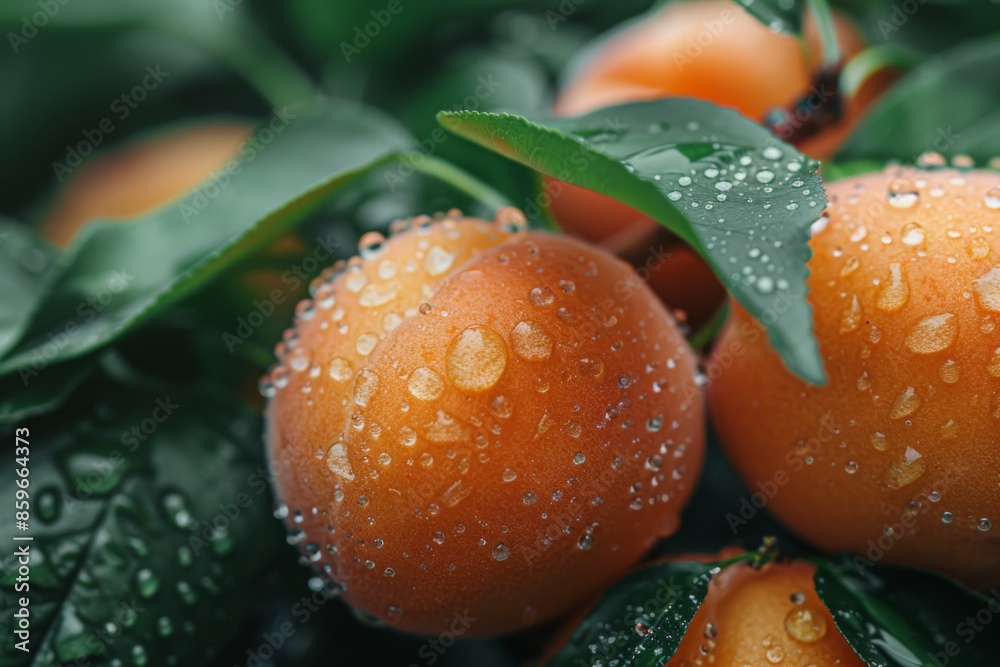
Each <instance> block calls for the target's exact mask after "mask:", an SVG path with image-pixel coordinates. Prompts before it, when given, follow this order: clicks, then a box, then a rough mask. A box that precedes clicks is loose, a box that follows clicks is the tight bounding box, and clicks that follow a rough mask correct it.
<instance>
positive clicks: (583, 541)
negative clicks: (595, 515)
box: [576, 535, 594, 551]
mask: <svg viewBox="0 0 1000 667" xmlns="http://www.w3.org/2000/svg"><path fill="white" fill-rule="evenodd" d="M576 546H577V548H578V549H580V550H582V551H586V550H588V549H590V548H591V547H592V546H594V536H593V535H581V536H580V539H578V540H577V541H576Z"/></svg>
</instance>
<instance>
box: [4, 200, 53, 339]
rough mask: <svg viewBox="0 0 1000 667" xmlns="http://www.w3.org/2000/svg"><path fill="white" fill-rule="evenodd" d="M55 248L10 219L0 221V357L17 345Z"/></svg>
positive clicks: (40, 289)
mask: <svg viewBox="0 0 1000 667" xmlns="http://www.w3.org/2000/svg"><path fill="white" fill-rule="evenodd" d="M56 257H57V252H56V249H55V248H53V247H52V246H51V245H49V244H48V243H46V242H45V241H44V240H42V238H41V237H40V236H38V234H36V233H35V232H34V231H32V230H31V229H28V228H27V227H25V226H24V225H20V224H18V223H16V222H14V221H13V220H8V219H5V218H0V284H2V285H3V286H4V292H5V298H4V299H3V300H0V355H2V354H3V353H5V352H6V351H7V350H9V349H10V348H11V346H12V345H14V343H16V342H17V340H18V338H20V336H21V334H22V333H23V331H24V328H25V326H26V325H27V324H28V321H29V319H30V317H31V313H32V310H33V308H34V305H35V302H36V301H37V300H38V298H39V296H40V295H41V293H42V288H43V285H44V284H45V281H46V277H47V276H48V274H49V271H50V270H51V269H52V265H53V263H54V262H55V260H56Z"/></svg>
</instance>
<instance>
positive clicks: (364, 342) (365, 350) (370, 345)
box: [355, 331, 378, 356]
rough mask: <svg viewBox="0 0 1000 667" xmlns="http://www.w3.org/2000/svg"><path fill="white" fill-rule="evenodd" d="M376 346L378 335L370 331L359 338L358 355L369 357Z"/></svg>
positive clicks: (357, 344)
mask: <svg viewBox="0 0 1000 667" xmlns="http://www.w3.org/2000/svg"><path fill="white" fill-rule="evenodd" d="M376 345H378V335H377V334H374V333H372V332H370V331H368V332H365V333H363V334H361V335H360V336H358V339H357V341H356V342H355V349H357V351H358V354H360V355H362V356H367V355H369V354H371V353H372V350H374V349H375V346H376Z"/></svg>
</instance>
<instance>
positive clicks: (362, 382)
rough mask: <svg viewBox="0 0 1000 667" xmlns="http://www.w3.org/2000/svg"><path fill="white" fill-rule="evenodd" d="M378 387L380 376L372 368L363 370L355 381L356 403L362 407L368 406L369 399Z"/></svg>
mask: <svg viewBox="0 0 1000 667" xmlns="http://www.w3.org/2000/svg"><path fill="white" fill-rule="evenodd" d="M377 389H378V376H377V375H375V373H373V372H372V371H370V370H367V369H365V370H362V371H361V372H360V373H358V378H357V380H356V381H355V382H354V404H355V405H358V406H360V407H362V408H364V407H367V406H368V401H370V400H371V398H372V396H374V395H375V391H376V390H377Z"/></svg>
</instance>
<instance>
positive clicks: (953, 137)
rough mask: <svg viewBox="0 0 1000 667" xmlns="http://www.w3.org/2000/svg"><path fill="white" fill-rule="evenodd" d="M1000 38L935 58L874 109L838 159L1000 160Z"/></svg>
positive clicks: (959, 48)
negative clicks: (933, 155)
mask: <svg viewBox="0 0 1000 667" xmlns="http://www.w3.org/2000/svg"><path fill="white" fill-rule="evenodd" d="M998 69H1000V34H997V35H993V36H991V37H988V38H984V39H980V40H976V41H972V42H967V43H964V44H961V45H959V46H957V47H956V48H954V49H952V50H950V51H947V52H945V53H942V54H940V55H937V56H932V57H931V58H929V59H927V60H926V62H925V63H924V64H923V65H921V66H919V67H917V68H916V69H913V70H911V71H910V72H909V73H908V74H907V75H906V76H905V77H903V78H902V79H901V80H900V81H899V82H898V83H896V84H895V85H894V86H893V87H892V88H891V89H890V90H889V92H888V93H886V95H885V96H884V97H883V98H882V99H881V100H880V101H879V102H878V103H877V104H876V105H875V107H874V108H873V109H872V110H871V111H870V112H869V113H868V115H867V116H865V117H864V119H863V120H862V121H861V124H860V125H858V127H857V128H856V129H855V130H854V132H853V133H852V134H851V136H850V138H849V139H848V140H847V143H846V144H844V146H843V147H842V148H841V149H840V152H839V153H838V154H837V156H836V159H837V160H838V161H847V160H862V159H868V160H882V161H886V160H893V159H895V160H904V161H909V160H913V159H914V158H916V157H917V156H918V155H920V154H921V153H924V152H926V151H935V152H938V153H942V154H944V155H958V154H965V155H970V156H972V157H973V158H975V159H976V160H977V161H986V160H988V159H990V158H992V157H995V156H997V155H1000V132H998V131H997V127H1000V78H998V77H997V76H996V72H997V71H998Z"/></svg>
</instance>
